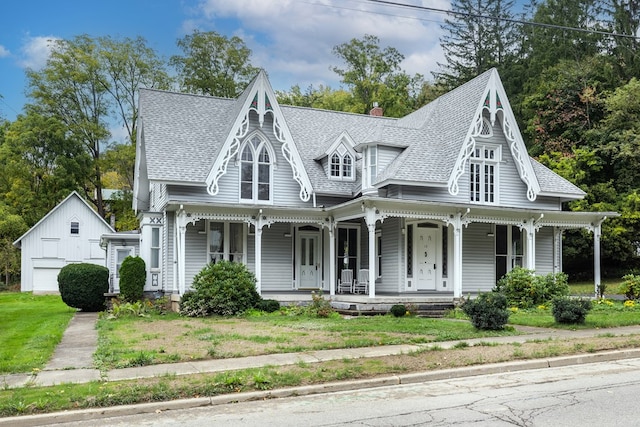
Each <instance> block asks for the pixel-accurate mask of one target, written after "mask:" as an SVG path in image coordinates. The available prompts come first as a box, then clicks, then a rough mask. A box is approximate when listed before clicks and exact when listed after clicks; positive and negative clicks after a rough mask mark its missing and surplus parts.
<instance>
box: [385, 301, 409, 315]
mask: <svg viewBox="0 0 640 427" xmlns="http://www.w3.org/2000/svg"><path fill="white" fill-rule="evenodd" d="M389 311H390V312H391V314H393V315H394V316H395V317H402V316H404V315H406V314H407V307H406V306H405V305H404V304H395V305H393V306H391V310H389Z"/></svg>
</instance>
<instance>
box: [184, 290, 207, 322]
mask: <svg viewBox="0 0 640 427" xmlns="http://www.w3.org/2000/svg"><path fill="white" fill-rule="evenodd" d="M180 314H181V315H183V316H188V317H205V316H207V315H208V314H209V312H208V310H207V303H206V301H205V300H204V299H202V298H200V296H199V295H198V294H197V293H196V292H194V291H187V292H185V293H184V295H182V298H181V299H180Z"/></svg>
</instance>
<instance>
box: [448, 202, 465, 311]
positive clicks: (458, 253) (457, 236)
mask: <svg viewBox="0 0 640 427" xmlns="http://www.w3.org/2000/svg"><path fill="white" fill-rule="evenodd" d="M462 223H463V215H462V213H461V212H458V213H457V214H456V215H455V216H454V217H453V221H451V224H452V225H453V297H454V298H460V297H462Z"/></svg>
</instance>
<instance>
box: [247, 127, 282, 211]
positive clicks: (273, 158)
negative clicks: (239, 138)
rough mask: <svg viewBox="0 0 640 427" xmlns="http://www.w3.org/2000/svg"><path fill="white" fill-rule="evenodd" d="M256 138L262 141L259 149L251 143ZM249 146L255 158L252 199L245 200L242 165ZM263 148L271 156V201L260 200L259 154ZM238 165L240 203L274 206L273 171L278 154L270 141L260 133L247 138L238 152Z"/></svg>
mask: <svg viewBox="0 0 640 427" xmlns="http://www.w3.org/2000/svg"><path fill="white" fill-rule="evenodd" d="M254 138H259V139H260V141H261V142H260V144H259V145H258V147H257V148H256V147H254V146H253V144H252V142H251V141H252V140H253V139H254ZM247 146H250V150H251V154H252V156H253V160H252V164H253V171H252V181H251V185H252V191H251V195H252V197H251V199H244V198H243V197H242V163H243V160H242V153H244V150H245V148H246V147H247ZM263 147H264V148H265V149H266V150H267V153H268V154H269V200H260V199H259V198H258V176H259V164H260V162H259V160H258V158H259V156H258V154H259V153H260V152H261V150H262V148H263ZM237 164H238V200H239V201H240V203H252V204H264V205H272V204H273V171H274V169H275V168H276V153H275V151H274V150H273V147H272V145H271V143H270V142H269V140H268V139H267V138H265V137H264V136H263V135H262V134H261V133H258V132H254V133H252V134H251V135H249V136H248V137H247V138H245V140H244V141H243V143H242V145H241V146H240V149H239V150H238V160H237Z"/></svg>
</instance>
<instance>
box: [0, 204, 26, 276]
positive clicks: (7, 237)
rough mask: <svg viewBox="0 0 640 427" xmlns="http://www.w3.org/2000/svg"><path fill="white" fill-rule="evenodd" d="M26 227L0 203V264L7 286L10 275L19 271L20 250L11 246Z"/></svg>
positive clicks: (20, 219)
mask: <svg viewBox="0 0 640 427" xmlns="http://www.w3.org/2000/svg"><path fill="white" fill-rule="evenodd" d="M28 228H29V227H28V226H27V224H26V223H25V222H24V220H23V219H22V218H21V217H20V216H19V215H15V214H12V213H10V211H9V208H7V207H6V206H3V205H1V204H0V266H1V268H2V274H3V275H4V282H5V286H7V287H8V286H9V284H10V279H11V275H12V274H16V273H18V272H19V271H20V251H19V250H18V249H17V248H15V247H14V246H13V242H14V241H15V240H16V239H17V238H19V237H20V236H22V235H23V234H24V233H25V232H26V231H27V230H28Z"/></svg>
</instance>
